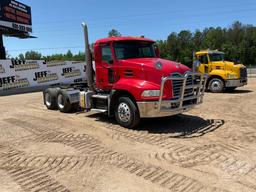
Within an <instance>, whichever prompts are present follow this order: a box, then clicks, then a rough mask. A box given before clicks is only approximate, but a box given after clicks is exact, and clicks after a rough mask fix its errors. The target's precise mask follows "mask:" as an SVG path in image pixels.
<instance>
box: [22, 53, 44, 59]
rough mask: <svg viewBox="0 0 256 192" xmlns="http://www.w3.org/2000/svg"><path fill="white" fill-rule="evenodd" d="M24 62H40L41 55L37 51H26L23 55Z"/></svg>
mask: <svg viewBox="0 0 256 192" xmlns="http://www.w3.org/2000/svg"><path fill="white" fill-rule="evenodd" d="M25 59H26V60H40V59H42V54H41V53H39V52H37V51H27V52H26V53H25Z"/></svg>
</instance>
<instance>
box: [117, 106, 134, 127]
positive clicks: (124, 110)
mask: <svg viewBox="0 0 256 192" xmlns="http://www.w3.org/2000/svg"><path fill="white" fill-rule="evenodd" d="M118 116H119V119H120V120H121V121H122V122H125V123H127V122H129V121H130V119H131V110H130V107H129V106H128V105H127V104H126V103H120V104H119V106H118Z"/></svg>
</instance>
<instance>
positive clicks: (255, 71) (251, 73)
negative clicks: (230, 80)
mask: <svg viewBox="0 0 256 192" xmlns="http://www.w3.org/2000/svg"><path fill="white" fill-rule="evenodd" d="M247 74H248V77H256V66H255V65H248V66H247Z"/></svg>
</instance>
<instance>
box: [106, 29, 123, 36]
mask: <svg viewBox="0 0 256 192" xmlns="http://www.w3.org/2000/svg"><path fill="white" fill-rule="evenodd" d="M120 36H122V35H121V33H120V32H119V31H117V30H116V29H112V30H111V31H109V33H108V37H120Z"/></svg>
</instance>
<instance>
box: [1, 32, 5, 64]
mask: <svg viewBox="0 0 256 192" xmlns="http://www.w3.org/2000/svg"><path fill="white" fill-rule="evenodd" d="M0 59H6V53H5V48H4V42H3V34H1V33H0Z"/></svg>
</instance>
